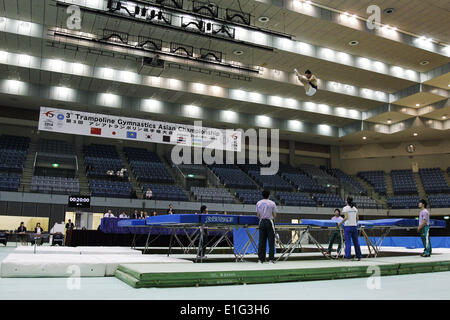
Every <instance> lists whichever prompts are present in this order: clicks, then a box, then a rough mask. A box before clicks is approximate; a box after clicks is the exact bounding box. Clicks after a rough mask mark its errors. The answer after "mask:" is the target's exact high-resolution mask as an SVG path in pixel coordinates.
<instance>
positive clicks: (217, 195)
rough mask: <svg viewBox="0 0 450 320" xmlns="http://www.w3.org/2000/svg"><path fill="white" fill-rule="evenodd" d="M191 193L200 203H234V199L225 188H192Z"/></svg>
mask: <svg viewBox="0 0 450 320" xmlns="http://www.w3.org/2000/svg"><path fill="white" fill-rule="evenodd" d="M191 193H192V194H193V195H194V197H195V200H197V201H200V202H220V203H233V202H234V197H233V195H231V194H230V193H229V192H228V191H227V190H226V189H223V188H202V187H192V188H191Z"/></svg>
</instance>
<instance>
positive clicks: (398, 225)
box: [102, 214, 446, 262]
mask: <svg viewBox="0 0 450 320" xmlns="http://www.w3.org/2000/svg"><path fill="white" fill-rule="evenodd" d="M102 223H103V219H102ZM105 223H106V222H105ZM258 224H259V220H258V218H257V217H255V216H241V215H239V216H238V215H218V214H198V215H197V214H173V215H163V216H153V217H148V218H147V219H145V220H143V219H141V220H136V219H121V220H119V221H117V228H118V229H120V228H123V229H122V232H134V233H136V232H139V233H141V232H147V234H148V235H147V241H146V245H145V250H147V248H148V245H149V238H150V235H151V234H152V232H155V231H157V232H161V230H166V232H168V233H170V242H169V250H168V255H170V254H171V250H172V242H173V240H175V241H177V242H178V243H179V245H180V246H181V247H183V250H184V252H185V253H187V252H189V250H191V249H195V248H196V251H197V257H196V261H200V262H202V256H201V254H200V253H201V247H202V246H204V240H205V231H206V230H211V231H215V232H216V234H215V235H217V236H218V237H216V238H213V239H210V241H209V242H208V243H206V246H208V244H211V246H210V249H209V252H208V253H211V252H212V251H213V250H214V249H215V248H216V247H217V245H218V244H219V243H220V242H221V241H222V240H225V241H226V243H227V244H228V245H229V247H230V248H232V249H233V253H234V255H235V258H236V261H242V260H243V258H244V256H245V255H246V254H247V253H248V251H249V250H248V249H249V248H250V247H252V248H253V252H254V251H256V250H257V248H258V245H257V240H256V239H257V228H258ZM417 226H418V220H416V219H380V220H361V221H359V223H358V230H359V232H360V235H361V236H363V237H364V238H365V240H366V242H367V246H368V248H369V257H376V256H377V255H378V252H379V250H380V248H381V246H382V243H383V240H384V238H385V237H386V236H387V235H388V234H389V232H390V231H391V230H395V229H406V230H408V229H412V228H417ZM274 227H275V232H279V231H290V232H294V233H295V235H296V236H293V237H292V238H291V240H290V241H289V242H288V243H286V244H283V243H281V242H280V241H279V240H278V241H279V245H280V246H281V248H282V254H281V255H280V257H279V258H278V260H279V259H284V260H286V259H288V258H289V256H290V255H291V254H292V253H293V252H294V250H295V249H296V248H301V242H302V240H303V239H304V238H305V237H307V238H309V240H310V241H311V242H312V243H313V244H315V245H316V246H317V248H318V249H319V251H320V252H322V254H324V256H326V257H327V258H329V256H328V255H326V254H325V249H324V248H323V247H322V246H321V244H320V243H319V242H318V241H317V240H316V239H315V238H314V237H313V236H312V235H311V233H310V231H312V230H328V229H339V230H340V232H341V241H343V240H342V239H343V238H344V237H343V229H342V228H338V225H337V223H336V222H334V221H331V220H314V219H303V220H300V221H299V223H296V224H275V225H274ZM430 227H431V228H445V227H446V223H445V221H443V220H431V221H430ZM237 229H244V231H245V235H246V237H242V236H240V237H233V242H232V241H231V240H230V233H231V234H232V232H233V231H236V230H237ZM104 230H105V232H106V228H105V229H104ZM250 230H251V232H250ZM369 230H381V232H382V237H380V239H381V240H380V239H379V240H378V242H373V241H372V240H371V239H370V237H369V235H368V231H369ZM180 234H185V235H186V236H187V237H188V239H189V244H188V246H187V247H186V246H183V244H182V243H181V241H180V240H179V238H178V235H180ZM196 243H198V245H197V246H196ZM344 245H345V244H344V243H342V247H343V248H344ZM236 248H240V250H236Z"/></svg>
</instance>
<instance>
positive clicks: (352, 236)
mask: <svg viewBox="0 0 450 320" xmlns="http://www.w3.org/2000/svg"><path fill="white" fill-rule="evenodd" d="M342 212H343V213H344V220H342V221H341V222H340V223H339V227H340V226H341V225H342V224H344V237H345V259H347V260H350V258H351V253H352V242H353V245H354V246H355V253H356V259H357V260H358V261H360V260H361V257H362V256H361V248H360V247H359V241H358V220H359V216H358V209H356V206H355V204H354V203H353V198H352V197H348V198H347V205H346V206H345V207H344V209H342Z"/></svg>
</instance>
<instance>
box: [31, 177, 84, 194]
mask: <svg viewBox="0 0 450 320" xmlns="http://www.w3.org/2000/svg"><path fill="white" fill-rule="evenodd" d="M31 192H38V193H52V194H53V193H55V194H79V192H80V184H79V182H78V179H76V178H63V177H44V176H33V178H32V179H31Z"/></svg>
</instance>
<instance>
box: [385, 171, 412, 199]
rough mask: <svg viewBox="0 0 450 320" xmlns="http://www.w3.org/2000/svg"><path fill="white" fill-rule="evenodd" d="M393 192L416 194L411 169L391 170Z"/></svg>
mask: <svg viewBox="0 0 450 320" xmlns="http://www.w3.org/2000/svg"><path fill="white" fill-rule="evenodd" d="M391 177H392V187H393V189H394V194H417V185H416V180H414V176H413V172H412V170H393V171H391Z"/></svg>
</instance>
